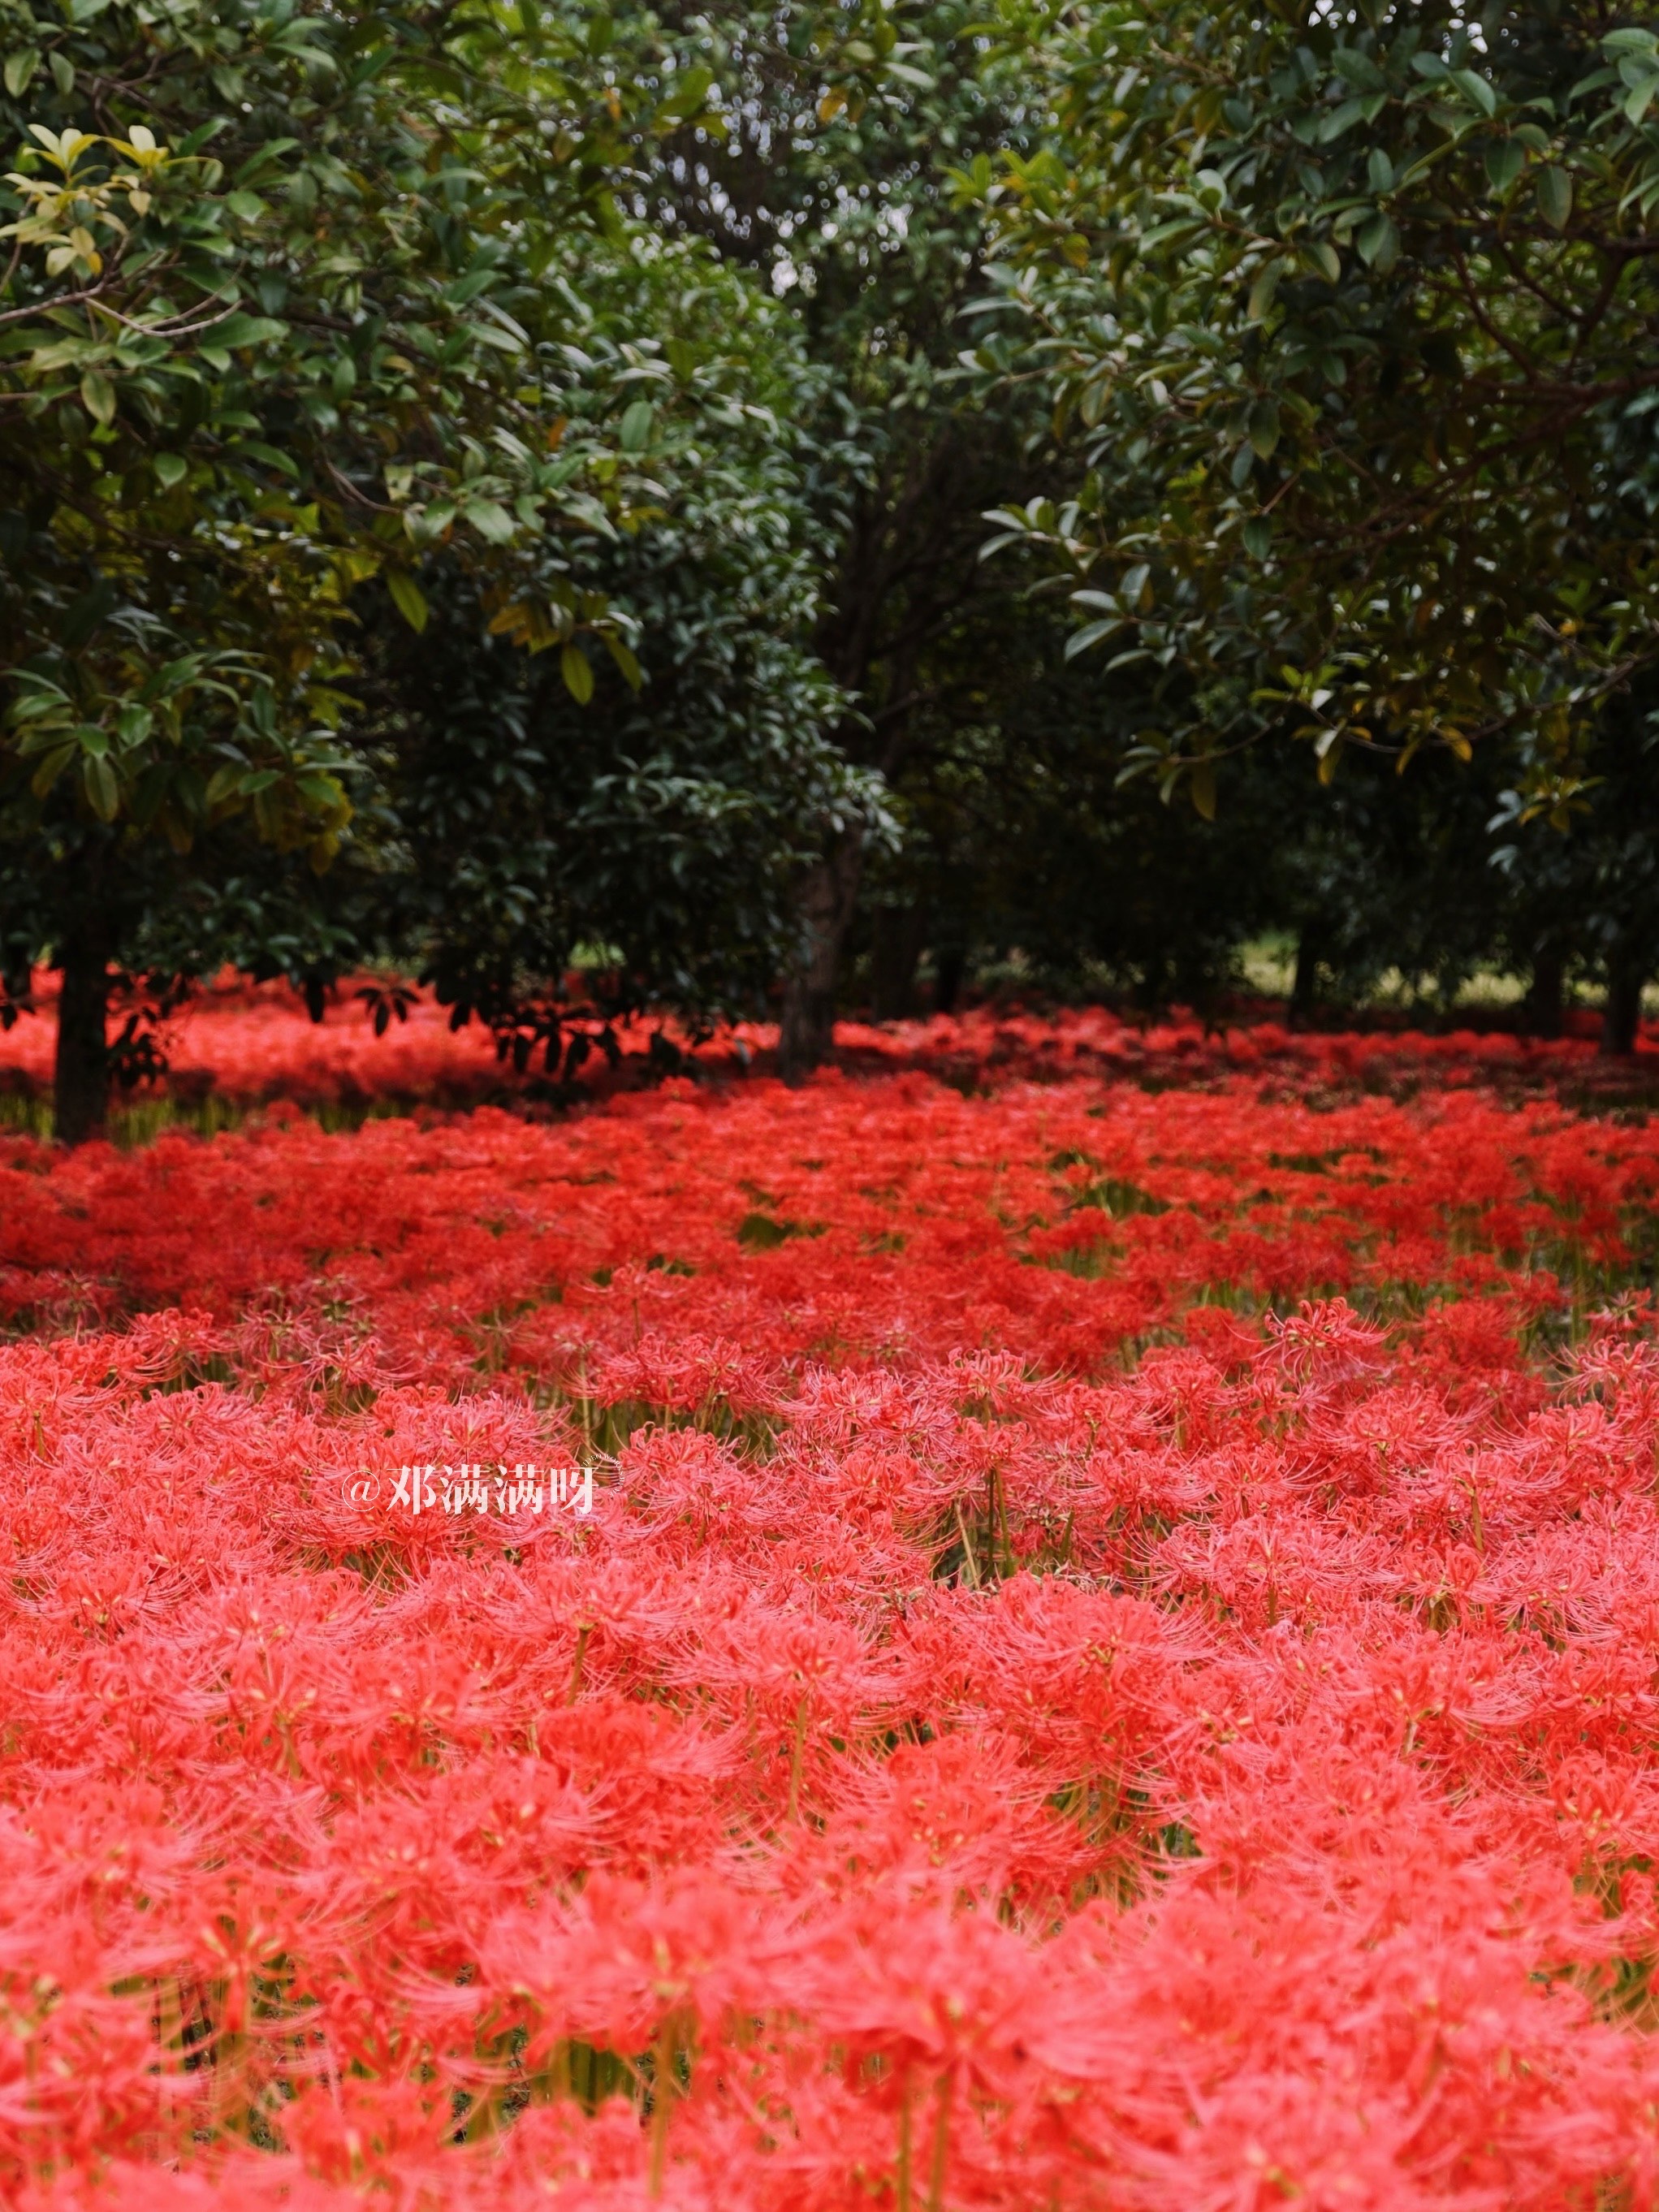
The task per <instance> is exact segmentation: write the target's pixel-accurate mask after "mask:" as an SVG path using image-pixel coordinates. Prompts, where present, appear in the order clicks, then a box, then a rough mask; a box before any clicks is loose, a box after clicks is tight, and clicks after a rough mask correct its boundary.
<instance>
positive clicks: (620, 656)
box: [605, 630, 645, 691]
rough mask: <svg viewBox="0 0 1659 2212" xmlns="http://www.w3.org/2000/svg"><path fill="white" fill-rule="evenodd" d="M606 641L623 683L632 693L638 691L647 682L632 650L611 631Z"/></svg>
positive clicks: (606, 634)
mask: <svg viewBox="0 0 1659 2212" xmlns="http://www.w3.org/2000/svg"><path fill="white" fill-rule="evenodd" d="M605 645H606V647H607V648H608V650H609V652H610V654H611V659H612V660H614V661H615V662H616V664H617V668H618V670H619V671H621V675H622V679H623V683H624V684H627V686H628V688H629V690H630V691H637V690H639V689H640V687H641V684H643V683H644V682H645V671H644V669H642V668H641V666H640V664H639V662H638V661H637V660H636V659H635V658H634V654H633V652H632V649H631V648H630V647H629V646H627V645H625V644H624V643H623V641H622V639H621V638H619V637H617V636H616V635H614V633H613V632H611V631H610V630H607V631H606V632H605Z"/></svg>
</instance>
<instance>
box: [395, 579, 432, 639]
mask: <svg viewBox="0 0 1659 2212" xmlns="http://www.w3.org/2000/svg"><path fill="white" fill-rule="evenodd" d="M386 589H387V591H388V592H391V594H392V605H393V606H394V607H396V608H397V610H398V613H399V614H400V615H401V616H402V617H403V618H404V621H405V622H406V623H408V624H409V626H410V629H412V630H413V631H414V633H415V635H416V637H418V636H419V635H420V634H421V632H422V630H423V629H425V628H426V625H427V618H428V613H429V609H428V606H427V603H426V594H425V592H422V589H421V587H420V586H419V585H418V584H417V583H416V580H415V579H414V578H413V576H411V575H410V573H409V571H408V569H407V568H388V569H387V570H386Z"/></svg>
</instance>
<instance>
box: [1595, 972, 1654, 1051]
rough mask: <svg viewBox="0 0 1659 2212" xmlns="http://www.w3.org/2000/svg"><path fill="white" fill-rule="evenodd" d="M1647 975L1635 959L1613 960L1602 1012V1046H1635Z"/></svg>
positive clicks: (1629, 1048)
mask: <svg viewBox="0 0 1659 2212" xmlns="http://www.w3.org/2000/svg"><path fill="white" fill-rule="evenodd" d="M1646 980H1647V979H1646V977H1645V976H1644V975H1643V974H1642V971H1641V969H1639V968H1638V966H1637V965H1636V964H1635V963H1634V962H1633V961H1631V960H1627V959H1617V960H1614V961H1613V963H1611V964H1610V966H1609V968H1608V970H1607V1004H1606V1006H1605V1007H1604V1009H1603V1012H1602V1015H1601V1049H1602V1051H1603V1052H1607V1053H1618V1054H1626V1053H1632V1052H1634V1051H1635V1049H1636V1031H1637V1025H1638V1023H1639V1022H1640V1020H1641V1018H1642V986H1643V984H1644V982H1645V981H1646Z"/></svg>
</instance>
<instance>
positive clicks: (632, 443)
mask: <svg viewBox="0 0 1659 2212" xmlns="http://www.w3.org/2000/svg"><path fill="white" fill-rule="evenodd" d="M655 420H656V410H655V409H654V408H653V406H652V404H651V402H650V401H649V400H648V399H636V400H635V402H634V404H632V406H631V407H629V408H627V409H626V410H624V412H623V418H622V422H621V425H620V427H619V428H618V430H617V443H618V444H619V445H620V446H621V447H622V449H623V453H643V452H644V451H645V449H646V447H647V446H648V445H649V444H650V442H651V426H652V424H653V422H655Z"/></svg>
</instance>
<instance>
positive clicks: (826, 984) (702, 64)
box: [617, 0, 1036, 1075]
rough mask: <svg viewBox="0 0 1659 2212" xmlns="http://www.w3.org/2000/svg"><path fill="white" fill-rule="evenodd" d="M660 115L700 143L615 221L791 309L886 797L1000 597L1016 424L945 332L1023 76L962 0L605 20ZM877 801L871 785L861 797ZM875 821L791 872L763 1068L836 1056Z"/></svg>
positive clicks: (673, 153) (965, 682)
mask: <svg viewBox="0 0 1659 2212" xmlns="http://www.w3.org/2000/svg"><path fill="white" fill-rule="evenodd" d="M617 37H618V39H619V40H631V41H632V51H633V52H634V55H635V60H634V64H633V66H634V70H635V75H636V76H637V78H638V80H639V81H640V82H641V83H642V84H644V85H645V86H647V88H649V89H650V91H651V93H652V94H653V96H660V95H661V94H663V93H665V91H666V90H667V88H669V87H670V86H671V85H673V84H677V83H684V82H688V81H689V82H693V83H695V84H696V85H697V87H698V88H699V90H700V93H701V94H702V95H703V96H706V98H707V100H708V105H709V108H710V111H711V112H712V113H713V115H714V126H715V127H713V128H711V127H710V125H709V123H708V119H707V118H701V117H692V118H688V119H687V120H685V121H684V122H683V123H681V124H680V125H678V127H677V128H676V129H674V130H672V131H667V132H665V133H664V134H663V135H662V136H661V137H659V139H658V140H657V141H656V142H655V145H654V149H649V148H646V147H643V146H642V147H641V153H640V155H639V171H640V173H639V175H638V177H637V179H636V180H635V182H634V184H633V185H631V187H630V190H631V192H632V195H633V197H632V199H631V202H630V203H629V204H630V205H631V207H632V210H633V211H634V212H635V214H636V215H637V216H638V217H639V218H640V219H641V220H642V221H644V222H648V223H650V224H652V225H653V226H655V227H658V228H661V229H662V230H664V231H665V233H666V234H670V235H678V236H682V237H694V238H700V239H702V240H707V241H708V243H709V244H711V245H712V246H714V249H715V250H716V251H717V252H719V254H720V257H721V258H722V259H723V260H724V261H725V262H726V263H727V264H729V265H732V266H734V267H741V268H743V269H745V270H749V271H751V272H752V273H753V274H754V276H757V278H758V279H759V280H760V281H761V282H762V283H763V284H764V285H766V286H767V287H769V289H771V290H772V291H774V292H775V294H776V295H777V296H778V297H780V298H781V300H783V301H785V302H786V303H787V306H788V307H789V308H790V310H791V313H792V314H793V319H794V321H795V323H796V325H797V327H798V329H799V332H800V334H801V342H802V343H803V345H804V347H805V354H806V357H807V360H808V362H810V363H811V364H813V365H814V366H815V367H816V368H817V371H818V372H819V374H818V376H817V382H816V385H815V386H814V387H813V390H812V392H811V395H810V396H809V395H806V394H803V412H802V414H801V416H800V418H799V427H800V429H801V431H802V434H803V437H804V439H805V445H804V447H803V449H802V450H803V462H804V467H805V495H806V500H807V504H808V508H809V511H810V513H811V515H812V517H813V519H814V523H815V526H816V528H817V532H818V533H819V536H820V538H821V541H822V543H823V546H824V549H825V550H824V565H825V574H824V579H823V591H822V598H821V611H820V615H819V618H818V620H817V625H816V630H815V636H814V643H815V645H816V648H817V653H818V656H819V658H820V659H821V660H822V662H823V666H824V668H825V670H826V671H827V672H828V674H829V678H831V680H832V681H833V682H834V683H835V684H836V686H838V687H839V689H840V690H841V692H842V694H843V695H844V697H845V701H846V706H845V709H844V711H843V712H842V715H841V716H840V718H839V720H838V721H837V723H836V730H835V736H836V743H837V744H838V745H839V746H840V748H841V750H842V753H843V754H844V755H845V757H846V758H847V759H848V762H849V763H852V764H853V765H854V767H856V768H858V769H863V770H866V771H868V772H870V773H871V774H872V775H873V776H875V777H876V778H878V779H880V780H881V781H883V782H886V781H891V780H893V779H895V778H896V777H899V776H900V775H902V773H903V772H904V770H905V768H906V764H907V763H908V762H909V761H910V760H911V759H912V757H914V756H915V754H916V753H917V751H918V750H923V749H927V748H930V747H932V746H933V745H935V744H936V743H937V741H938V737H939V732H940V731H941V729H942V728H944V727H946V726H950V725H951V724H952V723H953V722H955V721H956V720H957V719H958V718H959V717H961V716H962V715H963V714H965V713H966V712H967V711H968V709H969V701H970V696H971V695H972V694H973V693H974V692H975V690H977V689H979V688H981V686H982V683H983V679H984V677H985V673H986V671H985V668H984V667H983V666H982V665H975V664H974V661H973V658H972V647H971V645H970V647H969V659H968V660H967V662H966V663H964V661H963V658H962V655H961V653H960V646H961V641H962V639H963V635H964V634H967V635H969V636H970V637H971V635H972V632H973V629H974V625H975V620H976V618H977V615H978V612H979V611H980V610H981V609H985V608H987V607H989V606H991V605H994V604H995V603H996V602H997V601H999V600H1000V598H1001V597H1002V596H1004V594H1005V592H1006V586H1004V585H1003V583H1002V582H1001V580H1000V578H998V577H997V576H995V575H993V574H987V571H986V569H985V568H984V566H983V564H982V563H981V561H980V559H979V553H980V548H981V543H982V540H983V536H984V532H983V528H982V526H981V520H980V516H981V512H982V510H983V509H984V508H985V507H987V506H988V505H991V504H994V502H995V501H999V500H1003V499H1007V498H1010V497H1012V496H1014V495H1016V494H1019V495H1023V494H1024V490H1025V489H1028V488H1029V484H1030V468H1029V465H1028V461H1027V456H1026V453H1025V448H1024V441H1025V433H1026V430H1027V428H1028V427H1029V424H1028V422H1027V421H1026V419H1025V418H1026V417H1027V416H1030V413H1031V412H1032V410H1030V409H1029V408H1025V407H1024V403H1023V402H1020V403H1017V404H1015V405H1014V406H1013V407H1012V408H1010V407H1008V406H1006V405H1005V404H998V405H996V406H994V407H992V408H988V409H987V408H985V407H983V406H981V405H980V404H978V402H977V401H976V400H975V398H974V396H973V394H972V393H971V392H969V391H968V390H967V388H966V387H965V386H963V384H962V383H961V382H960V381H959V380H958V379H957V353H958V352H959V350H960V348H961V345H962V342H963V330H962V327H961V325H960V321H959V318H960V315H961V313H962V311H963V309H964V308H965V307H967V306H968V305H969V302H970V301H972V300H973V299H974V298H975V296H976V295H977V293H978V291H979V289H981V284H982V281H983V279H982V257H983V251H984V243H985V240H984V228H983V224H982V222H981V216H980V215H979V213H978V211H977V210H974V209H971V208H969V207H966V206H959V205H956V204H952V202H951V199H950V197H949V196H948V195H947V194H946V193H945V191H943V190H942V188H941V187H942V180H943V176H944V173H945V168H946V167H948V165H949V164H951V163H952V162H962V161H969V162H971V161H974V160H975V158H977V157H978V156H980V155H988V152H989V150H990V149H994V148H996V147H999V146H1002V145H1006V144H1009V143H1023V141H1024V137H1025V136H1026V135H1027V134H1028V132H1029V131H1030V128H1031V127H1032V125H1033V123H1034V121H1035V119H1036V118H1035V117H1034V115H1033V113H1032V112H1030V103H1029V101H1028V99H1027V94H1026V90H1025V82H1024V74H1023V71H1022V68H1021V66H1020V64H1019V63H1018V60H1017V59H1016V58H1013V57H1012V56H1004V58H1002V59H1001V61H1000V62H999V63H996V64H991V65H988V66H987V61H986V57H985V53H984V51H983V49H984V48H985V46H986V45H987V40H986V39H985V37H984V33H983V27H982V24H981V22H980V21H979V19H978V17H977V16H976V15H975V10H974V9H972V8H971V7H969V6H968V5H966V4H965V0H925V4H923V5H921V6H919V7H917V8H915V9H910V10H908V11H906V12H905V13H904V15H902V17H901V16H900V15H898V14H897V13H896V11H895V12H894V13H893V14H892V15H888V14H887V13H886V12H884V9H882V8H881V6H880V5H879V4H871V0H865V4H862V5H860V6H857V7H851V8H846V9H842V8H840V7H830V6H812V7H806V8H799V9H790V10H784V11H780V10H778V9H775V8H772V7H763V6H759V5H755V4H749V0H733V4H729V5H725V6H722V7H720V8H718V9H706V10H704V9H698V10H696V11H693V10H691V9H682V8H679V7H677V6H676V7H669V8H665V9H664V10H663V11H662V13H661V14H660V15H654V16H641V17H638V18H631V19H629V18H624V19H619V23H618V28H617ZM876 787H877V786H875V785H870V786H867V788H870V789H872V790H873V789H874V788H876ZM882 834H883V833H882V825H881V823H880V821H879V819H878V817H875V816H874V815H872V813H870V812H869V811H864V810H861V809H852V810H848V809H845V808H842V807H839V806H836V807H831V808H829V810H827V811H826V812H825V813H824V814H823V817H822V818H821V820H820V823H819V827H818V832H817V850H816V852H815V853H814V854H812V856H811V859H810V860H808V861H807V862H806V863H805V865H804V866H802V867H801V868H800V870H799V883H798V886H797V897H798V902H799V916H800V931H801V936H802V939H803V942H802V945H801V948H800V953H799V957H797V958H795V959H793V960H792V961H791V963H789V968H788V972H787V976H786V981H785V990H784V1005H783V1037H782V1055H783V1060H784V1065H785V1066H786V1069H787V1071H788V1072H789V1073H791V1074H792V1075H798V1074H799V1073H804V1072H805V1069H806V1068H808V1067H810V1066H812V1065H814V1064H816V1062H817V1061H818V1060H821V1059H822V1058H823V1055H824V1054H825V1053H826V1052H827V1050H828V1048H829V1036H830V1028H831V1024H832V1023H833V1019H834V1014H835V1007H836V991H837V985H838V978H839V976H840V973H841V969H842V956H843V953H844V950H845V946H846V943H847V937H848V929H849V927H850V926H851V923H852V919H853V915H854V908H855V907H856V903H857V900H858V896H859V891H860V884H861V882H862V879H863V875H864V870H865V864H866V856H867V854H869V853H870V852H871V851H872V849H875V848H878V847H879V845H880V842H881V836H882Z"/></svg>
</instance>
